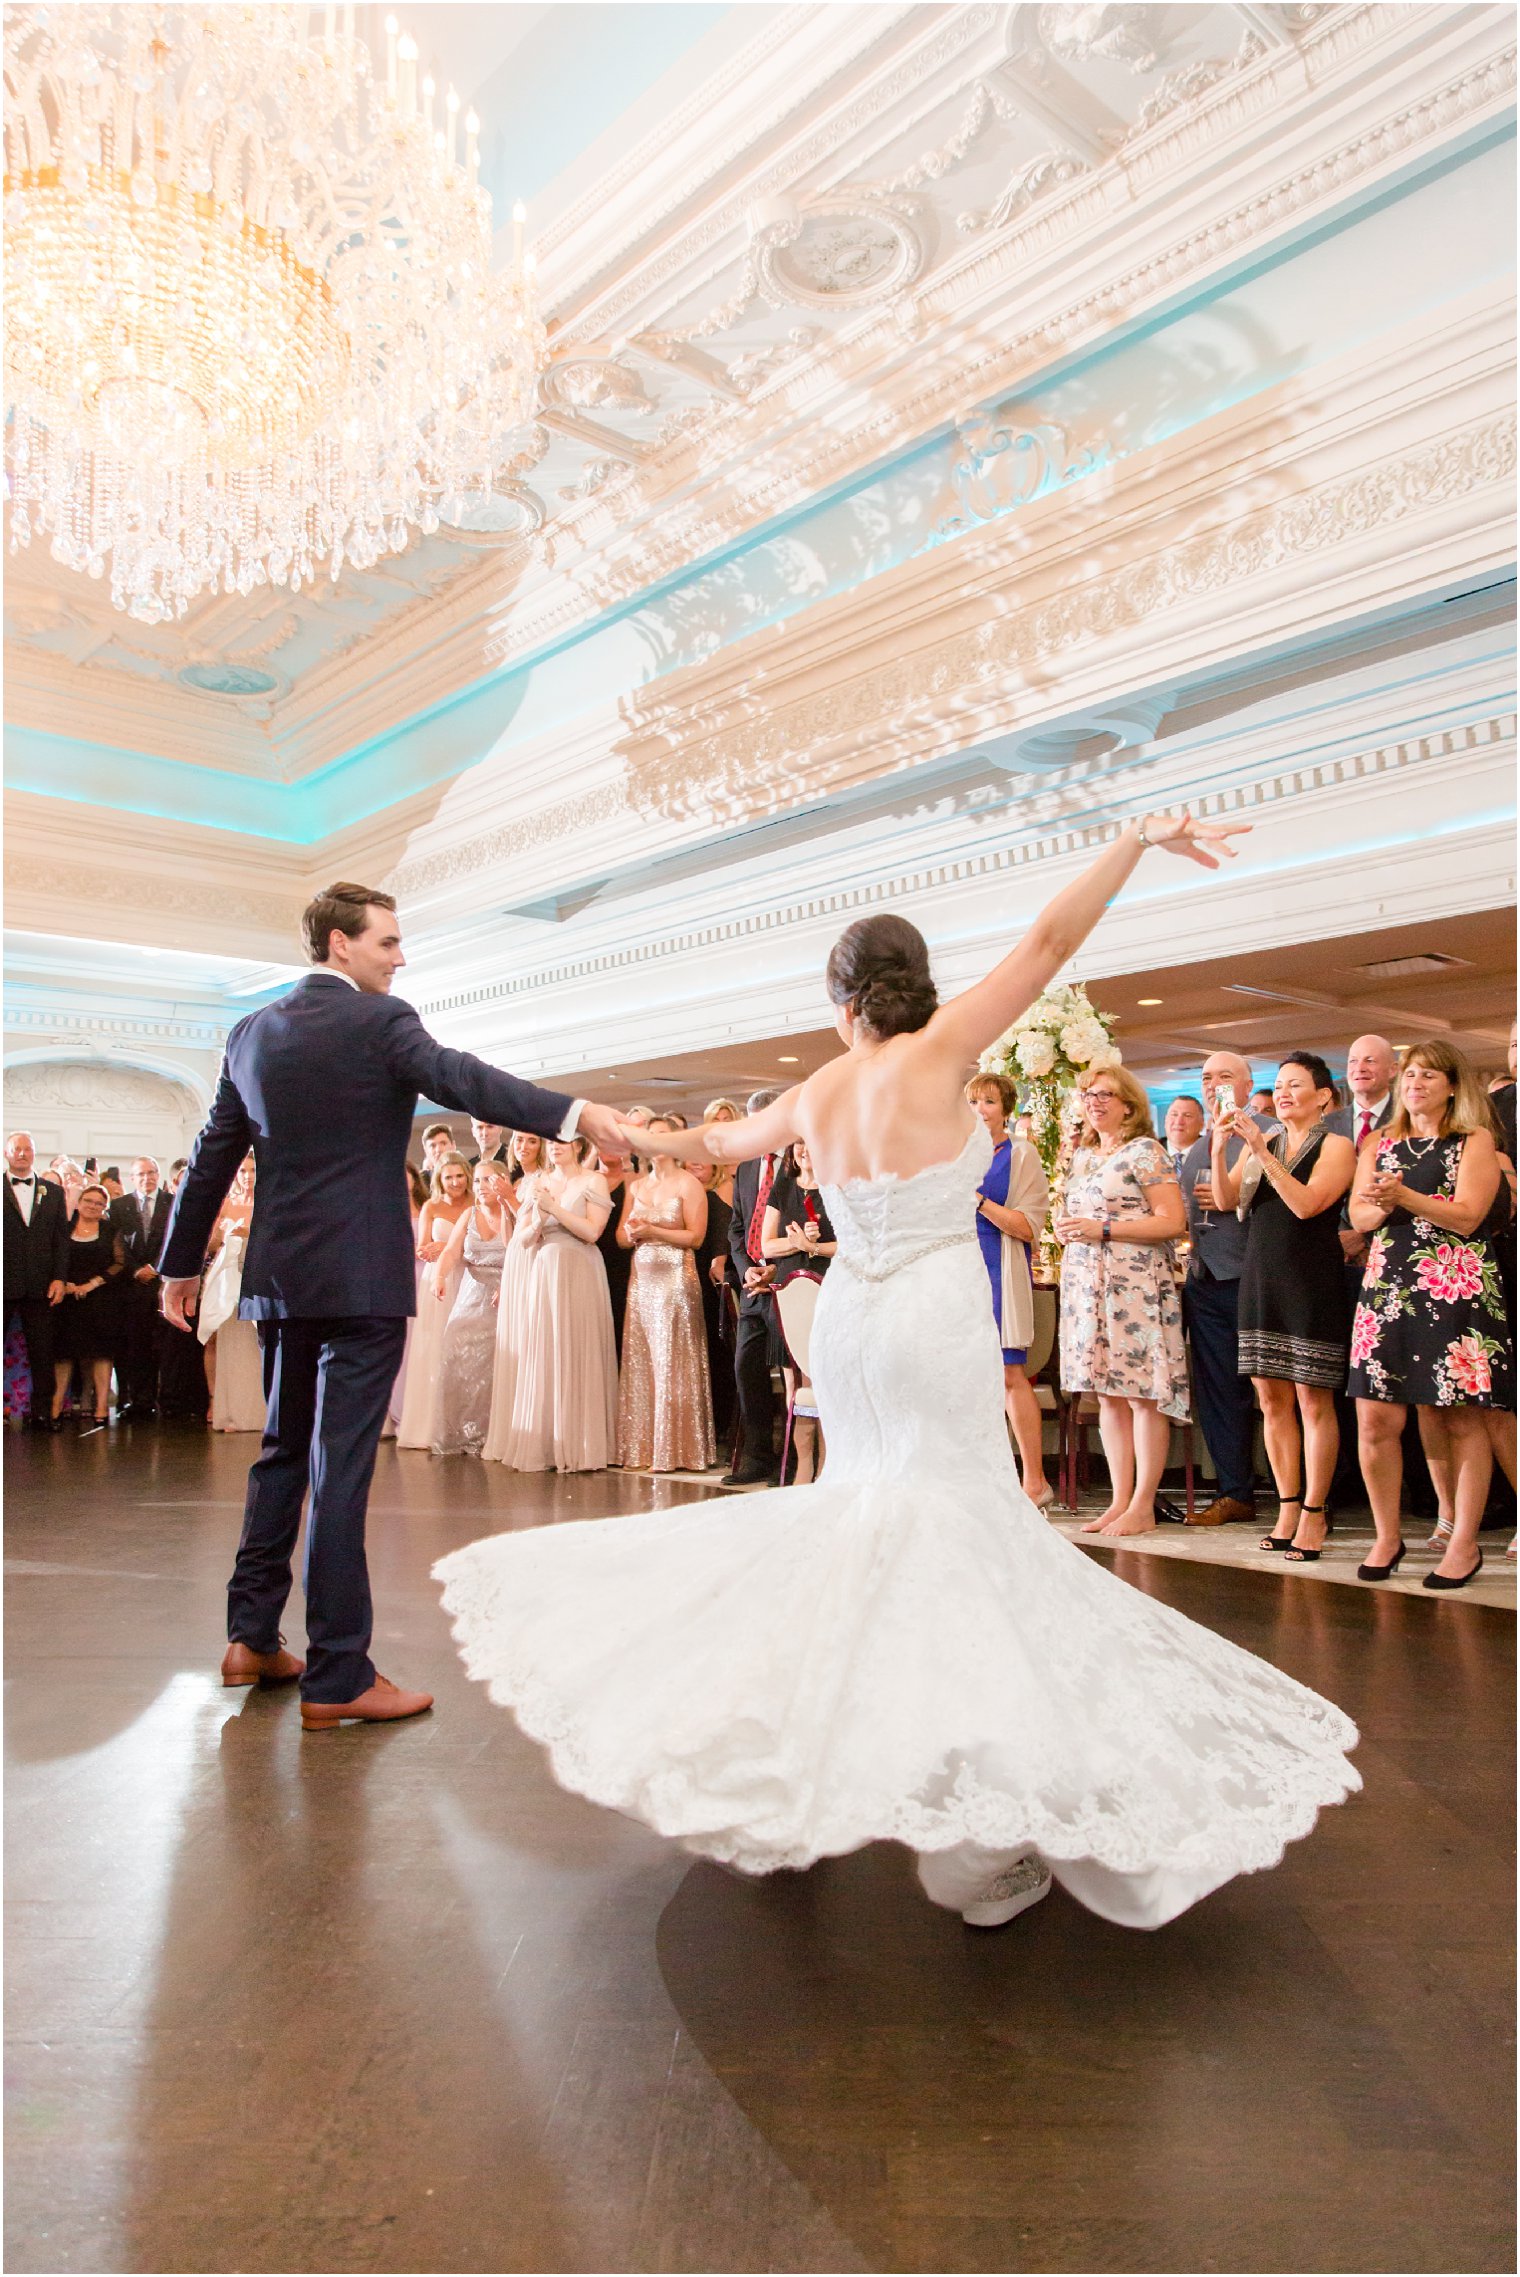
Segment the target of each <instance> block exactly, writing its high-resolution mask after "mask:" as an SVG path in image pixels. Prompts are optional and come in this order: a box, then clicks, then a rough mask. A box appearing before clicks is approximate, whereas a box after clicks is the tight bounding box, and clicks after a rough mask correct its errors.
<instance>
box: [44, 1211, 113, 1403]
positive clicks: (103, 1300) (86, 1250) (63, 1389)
mask: <svg viewBox="0 0 1520 2277" xmlns="http://www.w3.org/2000/svg"><path fill="white" fill-rule="evenodd" d="M110 1207H111V1197H110V1195H109V1194H108V1193H107V1192H106V1190H105V1188H104V1186H95V1185H89V1186H83V1187H81V1188H80V1193H79V1208H78V1210H77V1211H76V1212H75V1216H74V1222H73V1224H72V1225H71V1226H70V1228H69V1261H68V1264H67V1265H66V1266H65V1268H64V1276H63V1295H62V1297H61V1298H60V1300H59V1303H58V1309H57V1311H56V1313H55V1314H54V1320H53V1337H54V1345H53V1360H54V1366H53V1417H54V1420H55V1421H56V1420H57V1418H58V1417H59V1416H60V1415H61V1414H62V1413H63V1403H64V1400H65V1398H66V1397H67V1395H68V1389H69V1380H70V1378H71V1377H72V1375H73V1373H74V1370H75V1368H76V1366H77V1367H78V1369H79V1372H80V1375H81V1376H82V1377H88V1378H89V1379H90V1382H91V1386H92V1398H91V1404H90V1405H88V1406H87V1407H86V1408H85V1410H84V1415H85V1418H86V1423H87V1428H88V1429H90V1430H92V1431H99V1430H101V1429H102V1428H103V1427H104V1425H105V1424H107V1423H108V1422H109V1421H110V1419H111V1363H112V1355H113V1353H114V1351H115V1348H116V1337H117V1322H116V1305H115V1299H116V1285H117V1283H118V1281H119V1280H120V1279H121V1275H122V1272H123V1270H124V1269H125V1266H126V1251H125V1249H124V1247H123V1245H122V1239H121V1235H120V1234H119V1233H114V1232H113V1231H112V1229H111V1227H110V1226H109V1225H108V1224H107V1222H106V1218H107V1213H108V1211H109V1210H110Z"/></svg>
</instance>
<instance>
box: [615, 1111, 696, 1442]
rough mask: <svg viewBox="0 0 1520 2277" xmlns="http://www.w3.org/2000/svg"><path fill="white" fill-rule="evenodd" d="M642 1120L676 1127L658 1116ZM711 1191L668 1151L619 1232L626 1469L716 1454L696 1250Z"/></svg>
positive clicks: (635, 1188) (653, 1126)
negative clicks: (624, 1285) (628, 1256)
mask: <svg viewBox="0 0 1520 2277" xmlns="http://www.w3.org/2000/svg"><path fill="white" fill-rule="evenodd" d="M644 1128H645V1129H646V1130H648V1131H651V1132H654V1131H669V1130H673V1129H674V1128H675V1126H674V1124H673V1123H672V1122H671V1121H670V1119H669V1117H668V1116H664V1115H651V1116H650V1118H649V1121H648V1122H647V1124H645V1125H644ZM706 1229H707V1197H706V1195H705V1194H704V1192H703V1190H702V1188H701V1186H700V1185H699V1184H698V1182H697V1180H696V1179H695V1178H694V1177H693V1176H692V1173H691V1172H690V1171H689V1170H688V1169H686V1167H685V1166H684V1164H682V1163H679V1162H676V1161H674V1160H672V1159H671V1158H669V1157H667V1156H661V1157H660V1158H659V1159H658V1160H657V1161H656V1162H655V1164H654V1166H653V1168H652V1169H651V1170H649V1171H648V1172H646V1174H645V1175H644V1176H643V1177H641V1178H639V1179H637V1180H635V1181H634V1182H633V1183H632V1184H631V1185H630V1187H629V1190H628V1194H627V1197H626V1199H625V1201H624V1203H623V1216H622V1221H621V1223H620V1224H619V1226H618V1240H619V1241H620V1242H621V1243H622V1244H623V1246H624V1248H625V1249H631V1250H632V1252H633V1270H632V1273H631V1275H630V1278H629V1283H628V1315H627V1319H626V1321H625V1324H624V1329H623V1380H622V1387H621V1390H620V1393H619V1398H618V1414H617V1460H618V1462H619V1463H621V1464H622V1466H623V1467H624V1469H625V1470H654V1471H705V1470H706V1469H707V1468H708V1467H709V1465H710V1464H711V1463H712V1461H713V1457H714V1447H715V1441H714V1435H713V1416H712V1395H711V1393H710V1392H709V1390H708V1383H707V1334H706V1326H705V1323H704V1320H703V1315H702V1290H701V1284H700V1282H699V1280H698V1278H697V1265H696V1254H695V1253H696V1251H697V1249H698V1247H699V1246H700V1244H701V1241H702V1238H703V1235H704V1234H705V1232H706Z"/></svg>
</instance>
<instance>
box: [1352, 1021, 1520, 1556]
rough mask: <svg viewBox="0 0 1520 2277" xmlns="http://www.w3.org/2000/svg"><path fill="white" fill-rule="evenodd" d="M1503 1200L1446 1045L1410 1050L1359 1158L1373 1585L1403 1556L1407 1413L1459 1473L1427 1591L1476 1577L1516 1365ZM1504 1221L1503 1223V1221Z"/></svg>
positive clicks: (1359, 1383) (1359, 1367) (1479, 1110)
mask: <svg viewBox="0 0 1520 2277" xmlns="http://www.w3.org/2000/svg"><path fill="white" fill-rule="evenodd" d="M1508 1210H1509V1195H1508V1191H1507V1189H1506V1188H1505V1186H1504V1182H1503V1180H1502V1178H1501V1176H1500V1172H1499V1158H1498V1153H1497V1150H1496V1148H1495V1146H1494V1141H1493V1137H1492V1134H1491V1131H1490V1128H1489V1122H1488V1116H1487V1113H1486V1111H1485V1107H1484V1101H1483V1097H1482V1094H1481V1092H1480V1090H1479V1088H1478V1084H1477V1080H1476V1078H1475V1077H1474V1075H1473V1072H1472V1070H1471V1068H1470V1067H1469V1066H1468V1065H1467V1062H1466V1061H1465V1060H1464V1059H1463V1057H1462V1055H1461V1053H1460V1052H1457V1051H1453V1049H1452V1047H1451V1046H1450V1044H1447V1043H1443V1042H1440V1041H1436V1042H1434V1043H1426V1044H1415V1045H1414V1046H1413V1047H1412V1048H1411V1050H1410V1051H1409V1052H1408V1053H1407V1054H1406V1056H1405V1060H1404V1067H1403V1071H1402V1073H1401V1075H1400V1077H1399V1104H1398V1106H1397V1108H1396V1109H1395V1110H1394V1114H1393V1117H1392V1120H1391V1121H1390V1122H1389V1124H1388V1126H1387V1128H1386V1129H1385V1130H1384V1131H1383V1132H1382V1133H1381V1135H1380V1136H1379V1139H1378V1143H1377V1144H1376V1145H1375V1146H1367V1147H1365V1148H1364V1149H1363V1151H1362V1155H1361V1158H1360V1160H1359V1162H1358V1164H1357V1173H1356V1183H1355V1185H1354V1186H1353V1188H1352V1191H1351V1222H1352V1224H1353V1225H1354V1226H1356V1227H1357V1228H1358V1230H1359V1231H1360V1232H1362V1233H1366V1234H1370V1235H1371V1236H1372V1237H1373V1238H1372V1241H1371V1245H1370V1247H1369V1250H1368V1254H1367V1267H1366V1271H1365V1273H1364V1275H1363V1278H1362V1295H1361V1302H1360V1303H1359V1304H1358V1306H1357V1308H1356V1319H1355V1321H1354V1323H1353V1325H1352V1331H1351V1379H1350V1385H1349V1389H1350V1391H1351V1393H1352V1396H1353V1397H1354V1398H1355V1400H1356V1412H1357V1435H1358V1440H1359V1443H1360V1448H1361V1462H1362V1477H1363V1478H1364V1480H1365V1481H1366V1485H1367V1497H1368V1500H1369V1501H1370V1502H1371V1504H1372V1515H1373V1519H1374V1522H1375V1523H1376V1526H1377V1545H1376V1547H1375V1549H1374V1551H1373V1554H1372V1557H1371V1559H1370V1560H1369V1561H1368V1563H1367V1564H1366V1565H1364V1566H1363V1567H1362V1569H1361V1571H1362V1574H1363V1577H1364V1578H1365V1579H1367V1580H1381V1579H1382V1578H1383V1577H1384V1576H1385V1575H1386V1574H1389V1573H1391V1572H1393V1570H1394V1568H1395V1567H1396V1566H1397V1565H1398V1563H1399V1560H1400V1559H1401V1558H1402V1556H1403V1555H1404V1544H1403V1541H1402V1539H1401V1535H1400V1527H1399V1502H1400V1496H1401V1491H1402V1487H1403V1475H1404V1472H1403V1457H1402V1452H1401V1443H1402V1439H1403V1432H1404V1423H1405V1418H1406V1416H1407V1414H1408V1411H1409V1409H1410V1407H1434V1408H1438V1409H1440V1410H1441V1411H1442V1415H1443V1420H1444V1423H1445V1427H1446V1432H1447V1434H1448V1436H1449V1444H1450V1446H1451V1450H1452V1456H1453V1459H1454V1463H1455V1470H1456V1476H1455V1495H1454V1508H1453V1514H1452V1529H1451V1535H1450V1538H1449V1540H1448V1541H1447V1542H1446V1544H1445V1547H1444V1550H1443V1552H1442V1555H1441V1558H1440V1561H1439V1563H1438V1564H1437V1565H1436V1566H1435V1568H1434V1570H1433V1571H1432V1572H1430V1573H1428V1574H1426V1576H1425V1586H1426V1588H1427V1589H1460V1588H1462V1586H1463V1585H1464V1583H1466V1582H1468V1581H1471V1579H1472V1577H1473V1575H1474V1574H1475V1573H1476V1572H1477V1571H1478V1568H1479V1567H1480V1566H1481V1565H1482V1563H1483V1553H1482V1550H1481V1549H1480V1548H1479V1546H1478V1528H1479V1526H1480V1525H1481V1523H1482V1519H1483V1506H1484V1504H1485V1502H1486V1501H1487V1499H1488V1486H1489V1478H1490V1474H1491V1470H1492V1465H1493V1449H1492V1443H1491V1441H1490V1438H1489V1431H1488V1426H1487V1424H1486V1422H1485V1420H1484V1410H1485V1409H1491V1408H1508V1407H1512V1406H1513V1405H1514V1397H1515V1354H1514V1346H1513V1343H1512V1341H1511V1338H1510V1331H1509V1323H1508V1316H1507V1313H1506V1309H1505V1303H1504V1291H1503V1288H1502V1285H1501V1280H1500V1273H1499V1267H1498V1263H1497V1261H1496V1259H1495V1255H1494V1246H1493V1242H1492V1239H1491V1238H1490V1236H1491V1234H1492V1232H1493V1231H1494V1230H1495V1229H1496V1227H1497V1226H1498V1225H1499V1224H1500V1223H1502V1222H1503V1217H1507V1215H1508ZM1501 1213H1502V1216H1501Z"/></svg>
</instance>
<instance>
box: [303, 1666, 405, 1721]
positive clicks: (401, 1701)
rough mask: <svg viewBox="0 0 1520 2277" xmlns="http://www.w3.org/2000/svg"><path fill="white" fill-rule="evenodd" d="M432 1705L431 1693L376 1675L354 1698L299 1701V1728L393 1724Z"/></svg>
mask: <svg viewBox="0 0 1520 2277" xmlns="http://www.w3.org/2000/svg"><path fill="white" fill-rule="evenodd" d="M432 1705H433V1695H432V1693H431V1692H403V1691H402V1689H401V1687H400V1685H399V1684H393V1683H392V1682H391V1680H390V1678H389V1677H388V1676H377V1677H376V1678H375V1681H374V1683H373V1684H372V1685H371V1686H370V1688H369V1690H368V1691H367V1692H361V1693H360V1694H359V1697H358V1699H357V1700H303V1701H302V1702H301V1728H302V1730H303V1731H334V1730H336V1728H337V1726H338V1725H339V1724H343V1723H354V1724H394V1723H399V1722H400V1721H401V1718H402V1717H403V1716H420V1715H424V1714H425V1713H426V1712H427V1710H428V1709H429V1708H430V1707H431V1706H432Z"/></svg>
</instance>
